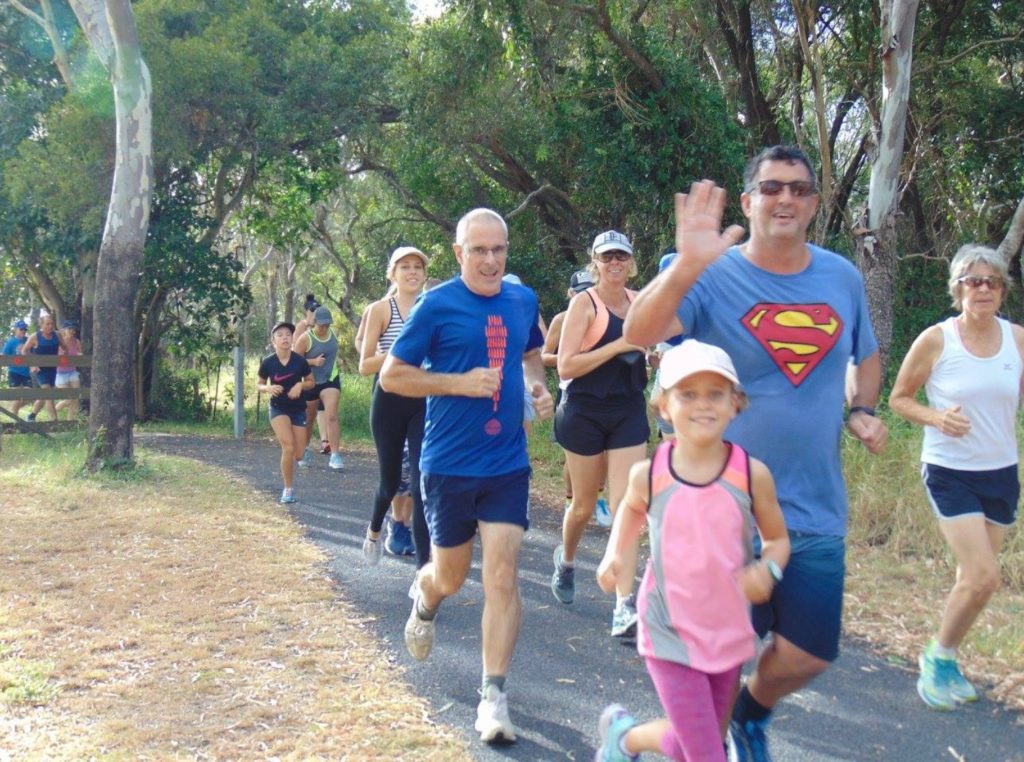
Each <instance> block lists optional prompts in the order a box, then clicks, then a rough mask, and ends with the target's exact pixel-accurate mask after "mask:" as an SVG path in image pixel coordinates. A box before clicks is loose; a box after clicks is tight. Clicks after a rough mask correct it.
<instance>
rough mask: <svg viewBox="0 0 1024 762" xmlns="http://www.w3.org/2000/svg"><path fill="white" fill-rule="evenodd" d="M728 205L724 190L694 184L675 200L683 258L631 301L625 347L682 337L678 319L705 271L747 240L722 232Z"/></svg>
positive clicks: (736, 232)
mask: <svg viewBox="0 0 1024 762" xmlns="http://www.w3.org/2000/svg"><path fill="white" fill-rule="evenodd" d="M725 202H726V196H725V190H724V189H723V188H719V187H718V186H717V185H715V184H714V183H713V182H711V181H710V180H701V181H700V182H696V183H694V184H693V185H691V186H690V192H689V193H677V194H676V196H675V214H676V251H678V252H679V256H677V257H676V259H675V261H673V262H672V264H671V265H669V267H668V269H666V270H665V271H664V272H663V273H661V274H660V275H659V276H658V277H657V278H655V279H654V280H652V281H651V282H650V283H648V284H647V286H646V287H645V288H644V289H643V290H642V291H641V292H640V294H639V295H638V296H637V298H636V299H635V300H634V301H633V306H632V307H631V308H630V310H629V313H628V314H627V315H626V325H625V327H624V328H623V335H624V336H625V338H626V340H627V341H629V342H630V343H632V344H642V345H644V346H649V345H654V344H657V343H658V342H659V341H664V340H665V339H667V338H669V337H671V336H675V335H677V334H679V333H682V331H683V325H682V324H681V323H680V322H679V319H678V318H677V317H676V310H677V309H678V307H679V303H680V302H681V301H682V300H683V297H684V296H686V294H687V292H688V291H689V290H690V288H691V287H692V286H693V284H694V283H696V282H697V278H698V277H700V274H701V273H702V272H704V269H705V268H706V267H707V266H708V265H710V264H711V263H712V262H714V261H715V260H716V259H718V257H720V256H721V255H722V254H724V253H725V251H726V249H728V248H729V247H730V246H732V245H733V244H735V243H736V242H737V241H739V240H740V237H741V236H742V235H743V228H742V227H740V226H739V225H731V226H730V227H728V228H727V229H726V230H725V231H724V232H722V215H723V214H724V212H725Z"/></svg>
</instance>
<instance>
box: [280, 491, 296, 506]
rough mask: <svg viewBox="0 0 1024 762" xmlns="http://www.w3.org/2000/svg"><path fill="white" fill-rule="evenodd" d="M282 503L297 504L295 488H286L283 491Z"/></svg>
mask: <svg viewBox="0 0 1024 762" xmlns="http://www.w3.org/2000/svg"><path fill="white" fill-rule="evenodd" d="M281 502H282V503H284V504H288V503H294V502H295V489H294V488H293V487H285V488H284V489H283V490H282V491H281Z"/></svg>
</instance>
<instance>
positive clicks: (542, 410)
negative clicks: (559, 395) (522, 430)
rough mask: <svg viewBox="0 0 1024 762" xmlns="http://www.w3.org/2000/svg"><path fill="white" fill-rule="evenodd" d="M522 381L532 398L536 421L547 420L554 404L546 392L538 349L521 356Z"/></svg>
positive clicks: (542, 363) (545, 376)
mask: <svg viewBox="0 0 1024 762" xmlns="http://www.w3.org/2000/svg"><path fill="white" fill-rule="evenodd" d="M523 379H524V380H525V381H526V388H527V390H529V392H530V394H531V395H532V396H533V409H534V411H535V412H536V414H537V419H538V420H541V421H542V420H544V419H545V418H549V417H550V416H551V414H552V413H553V412H554V409H555V403H554V400H552V399H551V392H549V391H548V384H547V380H548V379H547V375H546V374H545V373H544V362H543V361H542V360H541V351H540V349H539V348H538V349H532V350H530V351H529V352H527V353H526V354H525V355H523Z"/></svg>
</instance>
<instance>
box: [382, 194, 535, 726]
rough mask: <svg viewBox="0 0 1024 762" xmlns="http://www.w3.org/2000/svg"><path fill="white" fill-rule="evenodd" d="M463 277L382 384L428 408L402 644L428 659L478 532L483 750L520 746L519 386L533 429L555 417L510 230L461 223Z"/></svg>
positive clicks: (493, 218)
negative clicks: (419, 555)
mask: <svg viewBox="0 0 1024 762" xmlns="http://www.w3.org/2000/svg"><path fill="white" fill-rule="evenodd" d="M454 250H455V258H456V260H457V261H458V263H459V267H460V275H459V277H457V278H453V279H452V280H450V281H448V282H447V283H444V284H442V285H440V286H437V287H436V288H434V289H432V290H430V291H428V292H426V293H425V294H424V295H423V297H422V298H421V299H420V301H419V302H417V304H416V306H415V307H413V309H412V311H411V312H410V313H409V317H408V319H407V321H406V323H405V325H404V326H403V327H402V331H401V333H400V334H399V335H398V338H397V339H395V342H394V344H392V345H391V353H390V355H389V356H388V358H387V360H385V361H384V366H383V367H382V369H381V373H380V384H381V386H382V387H383V388H384V390H385V391H387V392H391V393H394V394H401V395H403V396H405V397H426V398H427V412H426V425H425V431H424V437H423V449H422V454H421V457H420V472H421V474H422V478H421V484H422V487H423V503H424V512H425V514H426V519H427V525H428V527H429V529H430V541H431V561H430V563H428V564H427V565H426V566H424V567H423V568H422V569H421V570H420V572H419V575H418V576H417V580H416V586H415V594H414V600H413V605H412V611H411V612H410V614H409V619H408V621H407V622H406V626H405V644H406V647H407V648H408V649H409V653H410V654H411V655H412V656H413V658H415V659H419V660H423V659H426V658H427V656H428V655H429V654H430V650H431V648H432V646H433V643H434V618H435V616H436V615H437V611H438V607H439V606H440V605H441V601H443V600H444V599H445V598H448V597H450V596H452V595H454V594H455V593H457V592H458V591H459V589H460V588H461V587H462V584H463V583H464V582H465V580H466V575H467V574H468V573H469V569H470V564H471V562H472V559H473V539H474V537H475V536H476V534H477V532H478V531H479V533H480V542H481V546H482V557H483V563H482V566H483V572H482V576H483V588H484V610H483V618H482V630H483V638H482V648H483V672H484V674H483V685H482V688H481V691H480V694H481V700H480V703H479V705H478V706H477V720H476V730H477V731H478V732H479V733H480V738H481V740H483V741H484V742H486V743H509V742H512V741H514V740H515V738H516V736H515V728H514V727H513V725H512V722H511V720H510V719H509V714H508V704H507V700H506V697H505V676H506V674H507V672H508V667H509V663H510V661H511V659H512V651H513V649H514V647H515V643H516V638H517V637H518V635H519V626H520V622H521V618H522V601H521V599H520V597H519V569H518V567H519V550H520V547H521V544H522V540H523V533H524V532H525V531H526V529H527V527H528V525H529V520H528V516H527V497H528V490H529V482H530V463H529V459H528V457H527V452H526V436H525V434H524V432H523V396H524V393H525V390H524V384H528V385H529V388H530V391H531V393H532V395H533V400H534V409H535V412H536V414H537V416H538V418H545V417H548V416H550V415H551V412H552V400H551V395H550V394H549V393H548V391H547V387H546V385H545V378H544V365H543V363H542V361H541V347H542V346H543V343H544V339H543V336H542V335H541V332H540V329H539V328H538V325H537V317H538V308H537V297H536V295H535V294H534V292H533V291H532V290H530V289H529V288H527V287H525V286H521V285H517V284H514V283H508V282H504V281H502V277H503V276H504V274H505V262H506V260H507V259H508V227H507V226H506V224H505V220H504V219H502V217H501V216H500V215H499V214H498V213H497V212H494V211H492V210H490V209H474V210H473V211H471V212H468V213H467V214H466V215H465V216H463V218H462V219H461V220H460V221H459V223H458V226H457V227H456V233H455V245H454Z"/></svg>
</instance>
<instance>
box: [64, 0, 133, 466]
mask: <svg viewBox="0 0 1024 762" xmlns="http://www.w3.org/2000/svg"><path fill="white" fill-rule="evenodd" d="M71 5H72V8H73V9H74V11H75V15H76V16H77V17H78V21H79V24H81V26H82V30H83V31H84V32H85V34H86V37H87V38H88V40H89V45H90V47H91V48H92V50H93V52H94V53H95V54H96V56H97V57H98V58H99V59H100V62H101V63H102V64H103V66H104V68H105V69H106V70H107V72H108V73H109V74H110V81H111V84H112V86H113V90H114V107H115V117H116V134H117V149H116V155H115V163H114V181H113V188H112V190H111V193H110V204H109V206H108V207H107V220H106V224H105V226H104V228H103V240H102V243H101V244H100V256H99V261H98V263H97V266H96V301H95V307H94V310H93V321H94V325H95V326H97V327H99V328H100V329H101V330H97V331H94V339H93V356H94V357H96V358H98V361H97V362H96V363H94V365H93V374H92V388H93V395H92V404H91V413H90V417H89V455H88V459H87V461H86V466H87V467H88V468H89V469H91V470H96V469H99V468H102V467H104V466H108V465H125V464H130V463H131V462H132V459H133V455H134V451H133V446H132V424H133V423H134V421H135V406H134V396H135V390H134V386H133V384H132V365H133V359H134V353H135V331H134V330H133V327H134V320H133V306H134V304H135V297H136V294H137V292H138V288H139V270H140V268H141V265H142V253H143V246H144V245H145V242H146V231H147V229H148V228H149V207H150V197H151V195H152V192H153V145H152V112H151V107H150V94H151V93H152V83H151V82H150V77H149V69H148V68H147V67H146V62H145V61H144V60H143V59H142V52H141V50H140V49H139V34H138V30H137V29H136V27H135V16H134V15H133V14H132V7H131V3H130V2H129V0H106V2H105V3H104V2H103V0H72V3H71Z"/></svg>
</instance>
